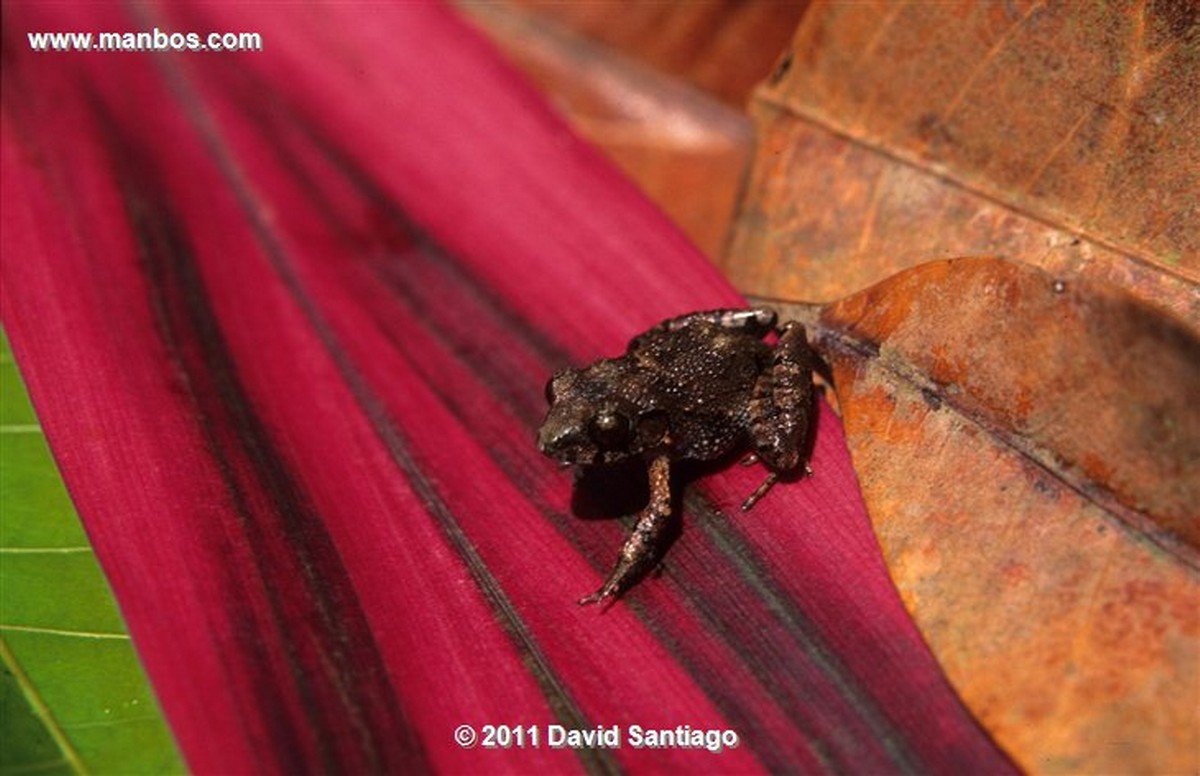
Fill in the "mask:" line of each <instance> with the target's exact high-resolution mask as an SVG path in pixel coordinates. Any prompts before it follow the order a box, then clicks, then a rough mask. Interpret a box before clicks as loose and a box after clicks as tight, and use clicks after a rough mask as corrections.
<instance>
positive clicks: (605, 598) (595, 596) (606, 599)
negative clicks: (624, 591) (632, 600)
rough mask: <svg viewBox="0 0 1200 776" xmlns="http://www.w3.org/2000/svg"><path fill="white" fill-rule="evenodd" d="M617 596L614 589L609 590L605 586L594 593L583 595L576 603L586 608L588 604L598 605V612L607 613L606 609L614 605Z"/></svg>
mask: <svg viewBox="0 0 1200 776" xmlns="http://www.w3.org/2000/svg"><path fill="white" fill-rule="evenodd" d="M618 595H619V593H618V592H617V590H616V588H615V587H613V588H610V587H609V586H608V585H607V584H606V585H605V586H604V587H602V588H600V589H599V590H597V591H596V592H594V593H591V594H589V595H585V596H584V597H583V598H580V599H579V601H578V603H579V605H580V606H587V605H588V604H599V605H600V611H601V612H606V611H608V608H609V607H610V606H612V605H613V604H615V603H616V602H617V597H618Z"/></svg>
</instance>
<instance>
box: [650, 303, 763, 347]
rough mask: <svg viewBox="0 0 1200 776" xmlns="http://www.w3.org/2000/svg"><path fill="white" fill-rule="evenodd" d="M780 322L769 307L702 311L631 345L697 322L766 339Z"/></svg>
mask: <svg viewBox="0 0 1200 776" xmlns="http://www.w3.org/2000/svg"><path fill="white" fill-rule="evenodd" d="M778 320H779V317H778V316H777V315H776V314H775V311H774V310H772V309H770V308H769V307H751V308H750V309H748V310H733V309H722V310H702V311H700V312H695V313H688V314H687V315H681V316H679V317H678V318H669V319H667V320H665V321H663V322H662V323H660V324H658V325H657V326H655V327H654V328H652V329H650V330H649V331H647V332H645V333H643V334H639V335H638V336H637V337H635V338H634V339H633V341H632V342H631V343H630V345H631V346H633V345H636V344H637V343H638V341H639V340H640V339H642V337H645V336H646V335H649V334H661V333H662V332H664V331H679V330H680V329H683V328H686V327H688V326H691V325H692V324H693V323H697V322H704V323H713V324H716V325H717V326H720V327H721V328H723V329H732V330H734V331H744V332H746V333H747V334H750V335H751V336H754V337H765V336H766V335H767V334H768V333H769V332H771V331H774V330H775V323H776V321H778Z"/></svg>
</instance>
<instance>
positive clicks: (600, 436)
mask: <svg viewBox="0 0 1200 776" xmlns="http://www.w3.org/2000/svg"><path fill="white" fill-rule="evenodd" d="M588 436H590V437H591V438H592V441H593V442H595V443H596V444H597V445H599V446H600V447H602V448H604V449H606V450H616V449H618V448H621V447H624V446H625V445H626V444H627V443H628V442H629V418H626V417H625V416H624V415H622V414H621V413H619V412H613V411H611V410H602V411H600V412H598V413H597V414H596V416H595V417H594V418H592V422H591V423H589V424H588Z"/></svg>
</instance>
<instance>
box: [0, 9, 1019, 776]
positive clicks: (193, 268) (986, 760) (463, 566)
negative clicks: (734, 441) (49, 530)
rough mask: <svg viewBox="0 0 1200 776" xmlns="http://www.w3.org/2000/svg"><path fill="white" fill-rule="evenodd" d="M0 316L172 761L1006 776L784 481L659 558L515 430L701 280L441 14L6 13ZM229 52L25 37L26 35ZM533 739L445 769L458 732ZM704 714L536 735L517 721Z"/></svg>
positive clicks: (819, 475)
mask: <svg viewBox="0 0 1200 776" xmlns="http://www.w3.org/2000/svg"><path fill="white" fill-rule="evenodd" d="M4 13H5V19H4V32H5V57H6V60H5V66H4V74H3V79H4V80H3V86H4V92H3V122H4V124H3V196H4V203H5V206H4V209H3V256H4V261H3V276H2V277H3V281H4V284H3V314H4V323H5V326H6V327H7V328H8V330H9V332H10V335H11V337H12V342H13V348H14V351H15V353H16V354H17V357H18V360H19V362H20V363H21V365H22V367H23V370H24V372H25V374H26V375H27V377H28V382H29V387H30V391H31V394H32V396H33V399H34V402H35V404H36V407H37V409H38V411H39V414H40V417H41V419H42V421H43V423H44V426H45V428H46V432H47V436H48V438H49V440H50V442H51V445H52V447H53V449H54V451H55V455H56V457H57V459H58V461H59V463H60V466H61V468H62V471H63V473H64V477H65V479H66V481H67V484H68V487H69V488H70V491H71V493H72V496H73V498H74V499H75V502H76V504H77V506H78V508H79V511H80V514H81V516H82V518H83V520H84V522H85V524H86V526H87V529H88V531H89V534H90V536H91V537H92V540H93V542H94V545H95V548H96V551H97V554H98V556H99V557H100V559H101V562H102V564H103V566H104V568H105V570H106V572H107V574H108V575H109V577H110V579H111V581H112V584H113V587H114V590H115V592H116V595H117V597H118V600H119V601H120V604H121V607H122V610H123V612H124V615H125V617H126V619H127V621H128V624H129V627H130V631H131V633H132V635H133V637H134V640H135V643H136V645H137V647H138V649H139V652H140V654H141V655H142V658H143V660H144V662H145V665H146V668H147V671H148V673H149V675H150V677H151V680H152V681H153V683H154V686H155V688H156V691H157V692H158V694H159V697H160V699H161V701H162V704H163V707H164V709H165V711H166V714H167V716H168V719H169V721H170V722H171V725H172V727H173V729H174V731H175V733H176V735H177V737H178V739H179V741H180V744H181V746H182V748H183V750H184V753H185V755H186V757H187V759H188V762H189V764H190V765H191V767H192V768H194V769H195V770H197V771H201V772H232V771H258V772H280V773H282V772H288V773H295V772H303V771H309V770H323V771H339V772H367V771H393V772H395V771H404V772H408V771H413V770H418V771H419V770H442V771H476V770H480V769H487V770H489V771H513V772H528V771H530V770H533V769H543V768H545V769H553V770H556V771H569V770H589V771H610V770H614V769H623V768H631V769H655V770H657V769H667V768H670V769H675V768H679V769H685V768H686V769H689V770H691V769H700V768H704V769H719V770H722V771H758V770H772V771H779V770H789V769H795V770H804V771H815V770H837V771H856V772H882V771H888V772H890V771H941V772H951V771H964V770H971V771H1007V770H1009V769H1011V766H1010V765H1009V763H1008V761H1007V759H1006V758H1005V756H1004V755H1003V754H1001V753H1000V752H998V751H997V750H996V748H995V747H994V745H993V744H992V743H991V742H990V741H989V740H988V739H987V737H986V736H985V735H984V734H983V733H982V732H981V731H980V730H979V729H978V728H977V726H976V725H975V723H974V721H973V720H972V718H971V717H970V716H969V714H968V713H967V712H966V711H965V710H964V708H963V707H962V706H961V704H960V703H959V701H958V700H957V698H956V697H955V696H954V695H953V693H952V691H951V690H950V688H949V687H948V685H947V683H946V681H945V679H944V678H943V677H942V674H941V672H940V670H939V669H938V667H937V665H936V664H935V663H934V661H933V659H932V657H931V656H930V654H929V652H928V651H927V650H926V648H925V646H924V644H923V643H922V642H921V639H920V636H919V634H918V633H917V632H916V630H915V629H914V628H913V626H912V624H911V623H910V621H909V619H908V617H907V615H906V614H905V612H904V610H903V608H902V606H901V605H900V602H899V600H898V598H897V595H896V593H895V590H894V589H893V587H892V584H891V582H890V580H889V578H888V576H887V572H886V569H885V567H884V565H883V563H882V560H881V558H880V555H879V551H878V548H877V546H876V542H875V538H874V536H873V534H872V532H871V528H870V524H869V522H868V520H867V518H866V515H865V513H864V510H863V507H862V503H861V501H860V498H859V494H858V489H857V485H856V483H855V478H854V474H853V471H852V470H851V468H850V463H849V459H848V457H847V454H846V450H845V447H844V444H843V440H842V435H841V429H840V427H839V425H838V422H837V420H836V418H835V417H834V416H833V415H832V414H831V413H830V412H829V411H828V410H827V409H824V408H823V409H822V414H821V418H820V429H819V434H818V438H817V442H816V449H815V454H814V457H813V461H812V466H813V468H814V469H815V471H816V475H815V476H814V477H812V478H811V479H808V480H804V481H800V482H797V483H793V484H788V485H781V486H777V487H776V488H775V489H774V490H773V491H772V492H771V494H770V495H769V496H768V497H767V498H766V499H765V500H764V501H763V502H762V503H760V504H759V505H758V506H757V507H756V508H755V510H754V511H753V512H751V513H750V514H749V515H740V514H739V513H738V511H737V505H738V503H739V502H740V500H741V499H742V498H743V497H744V496H745V495H746V494H747V493H749V492H750V491H751V490H752V489H753V488H754V487H755V486H756V485H757V484H758V481H759V478H760V477H761V472H760V471H756V470H743V469H741V468H740V467H736V466H735V467H732V468H729V469H727V470H725V471H721V472H719V473H715V474H710V475H708V476H704V477H703V478H701V479H699V480H697V481H696V482H694V483H693V484H691V485H690V487H689V489H688V490H687V494H686V496H685V498H684V511H685V513H686V514H685V519H684V524H683V525H684V527H683V531H682V535H681V537H680V538H679V540H678V541H677V542H676V543H675V545H674V547H673V548H672V549H671V550H670V552H669V554H668V556H667V566H666V571H665V573H664V575H663V576H662V577H661V578H659V579H649V580H646V581H644V582H643V583H642V584H641V585H640V586H639V587H637V588H635V589H634V590H633V591H632V592H631V593H629V594H628V595H627V596H626V598H625V599H624V600H623V601H621V602H620V603H618V604H617V605H616V606H614V607H613V608H612V609H611V610H610V611H609V612H608V613H607V614H605V615H603V616H598V615H597V613H596V611H594V610H592V609H585V608H579V607H576V606H575V605H574V603H573V602H574V600H575V599H576V598H577V597H578V596H579V595H580V594H581V593H584V592H587V591H590V590H593V589H595V588H596V587H597V585H598V583H599V580H600V579H601V577H602V576H603V575H604V573H605V572H606V571H607V568H608V566H609V564H610V563H611V561H612V560H613V558H614V556H615V552H616V549H617V547H618V546H619V544H620V542H621V539H622V536H623V532H624V530H625V529H624V527H623V526H622V524H621V523H620V522H619V521H616V520H604V521H598V520H585V519H580V518H579V517H577V516H575V515H574V514H573V513H572V504H571V502H572V485H571V478H570V477H569V476H568V475H566V474H565V473H563V472H561V471H559V470H558V469H557V468H556V467H555V465H554V464H553V462H551V461H549V460H547V459H545V458H543V457H542V456H540V454H538V452H537V450H536V448H535V446H534V444H533V436H534V431H535V429H536V427H537V424H538V422H539V421H540V419H541V415H542V413H543V412H544V401H543V399H542V397H541V389H542V385H543V383H544V382H545V379H546V377H547V376H548V375H549V373H550V372H551V371H553V370H554V369H555V368H558V367H561V366H565V365H567V364H570V363H579V362H581V361H585V360H590V359H592V358H595V357H597V356H599V355H612V354H615V353H617V352H619V351H620V350H621V349H622V348H623V346H624V343H625V341H626V340H627V339H628V338H629V337H630V336H631V335H632V334H634V333H636V332H638V331H640V330H642V329H644V328H646V327H647V326H648V325H650V324H652V323H654V322H656V321H657V320H659V319H662V318H665V317H668V316H670V315H675V314H678V313H681V312H685V311H688V310H692V309H697V308H708V307H718V306H736V305H740V304H742V301H741V299H740V298H739V297H738V295H737V294H736V293H735V292H734V291H733V289H731V288H730V287H729V285H728V284H727V283H726V282H725V281H724V280H723V279H722V278H721V277H720V276H719V274H718V273H717V272H716V271H715V270H714V269H713V268H712V266H710V265H709V264H708V263H707V262H706V261H705V260H704V259H703V258H702V257H701V256H700V255H699V254H698V253H697V252H696V251H695V250H694V249H693V248H692V247H691V246H690V245H688V244H687V242H686V241H685V240H684V238H683V237H681V236H680V234H679V233H678V232H677V231H676V230H675V229H674V228H673V227H671V226H670V225H669V224H667V223H666V222H665V221H664V220H663V218H662V216H661V215H660V214H659V213H658V212H657V211H656V210H655V209H654V208H653V207H652V206H651V205H649V204H648V203H647V202H646V201H645V200H644V199H643V198H642V197H641V196H640V195H639V194H638V193H637V192H636V191H635V190H634V189H633V188H632V186H631V185H630V184H629V183H628V182H626V181H625V180H624V179H622V178H621V177H620V176H619V174H617V173H616V172H614V171H613V170H612V169H611V168H610V167H609V166H608V165H607V164H606V163H605V162H603V161H602V160H601V159H600V158H599V156H598V155H597V154H596V153H595V152H594V151H593V150H592V149H591V148H589V147H587V146H586V145H584V144H583V143H581V142H580V141H579V140H577V139H576V138H575V137H574V136H572V135H571V134H570V132H569V131H568V130H567V129H566V128H565V127H564V126H563V125H562V124H561V122H560V121H559V120H558V119H556V118H555V117H554V116H553V115H552V114H551V113H550V112H549V111H548V109H547V108H546V107H545V106H544V105H543V104H542V103H541V102H540V100H539V98H538V97H537V96H536V95H535V94H534V93H533V92H532V91H531V90H530V88H529V87H528V86H527V85H526V84H524V83H523V82H522V81H521V80H520V78H519V77H518V76H516V75H515V74H513V73H512V72H511V71H510V70H509V69H508V68H507V67H506V66H504V65H503V64H502V62H501V61H500V59H499V58H498V56H497V55H496V54H495V53H494V52H493V51H492V50H491V49H490V48H489V46H488V45H487V44H486V43H485V42H484V41H482V40H481V39H479V38H478V37H477V36H476V35H475V34H474V33H472V32H470V31H469V30H467V29H466V28H464V27H463V26H462V25H461V24H460V23H459V22H458V21H457V20H456V19H455V18H454V17H453V16H452V15H451V14H450V13H448V12H447V11H446V10H444V9H442V8H440V7H437V6H427V5H420V4H401V5H394V6H367V7H360V6H352V5H347V4H336V5H327V6H316V7H304V8H299V7H297V6H294V5H291V4H287V5H261V6H250V7H247V6H230V5H225V4H221V5H213V6H187V5H185V6H171V7H169V8H161V9H150V8H148V7H144V6H140V5H135V6H130V7H128V8H123V7H119V6H110V5H98V4H79V5H74V6H72V5H64V4H48V5H25V4H6V5H5V7H4ZM153 28H158V29H160V30H162V31H168V32H177V31H190V30H198V31H209V30H223V31H225V30H234V31H256V32H259V33H260V34H261V35H262V39H263V42H264V50H263V51H262V52H243V53H230V52H222V53H215V52H203V53H199V52H195V53H171V54H165V53H154V54H151V53H115V52H106V53H94V52H89V53H81V52H59V53H39V52H35V51H33V50H31V48H30V46H29V45H28V43H27V40H26V33H27V32H31V31H52V30H83V31H88V30H95V31H101V30H150V29H153ZM464 723H465V724H471V725H473V726H475V727H476V729H479V728H480V727H481V726H482V725H485V724H489V723H491V724H508V725H521V726H529V725H539V726H541V731H542V740H541V745H540V746H538V747H532V746H527V747H524V748H511V749H507V750H494V749H487V748H478V747H477V748H463V747H460V746H458V745H457V744H456V743H455V742H454V739H453V733H454V730H455V728H456V726H458V725H459V724H464ZM551 724H556V725H562V726H565V727H567V728H595V727H596V726H606V727H607V726H612V725H619V726H621V728H622V730H623V731H624V732H626V733H627V734H628V726H631V725H640V726H642V727H644V728H670V729H674V728H676V727H677V726H681V725H687V726H690V728H691V729H694V730H708V729H726V728H728V729H732V730H734V731H736V733H737V735H738V736H739V738H740V745H739V746H737V747H736V748H730V749H725V750H724V751H722V752H721V753H720V754H719V755H717V754H713V753H711V752H709V751H707V750H705V749H703V748H678V747H677V748H635V747H633V746H631V745H630V741H629V739H628V738H626V741H625V745H624V746H622V747H621V748H618V749H606V748H589V749H581V750H577V751H572V750H570V749H561V748H551V747H549V746H547V745H546V743H547V742H546V740H545V729H546V728H545V726H547V725H551Z"/></svg>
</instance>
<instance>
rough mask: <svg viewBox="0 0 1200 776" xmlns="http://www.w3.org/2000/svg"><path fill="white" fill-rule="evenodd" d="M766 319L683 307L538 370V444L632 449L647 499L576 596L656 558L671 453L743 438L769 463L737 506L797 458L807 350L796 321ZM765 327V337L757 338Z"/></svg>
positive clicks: (707, 451) (810, 365)
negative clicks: (607, 353) (541, 384)
mask: <svg viewBox="0 0 1200 776" xmlns="http://www.w3.org/2000/svg"><path fill="white" fill-rule="evenodd" d="M776 321H777V316H776V314H775V312H774V311H773V310H769V309H765V308H757V309H750V310H711V311H706V312H697V313H691V314H689V315H683V316H680V317H678V318H672V319H670V320H667V321H663V322H662V323H660V324H658V325H657V326H655V327H654V328H652V329H650V330H649V331H647V332H645V333H643V334H639V335H638V336H637V337H634V338H633V340H632V341H630V343H629V347H628V349H627V350H626V351H625V355H623V356H620V357H619V358H607V359H602V360H600V361H597V362H596V363H594V364H592V365H591V366H588V367H585V368H583V369H565V370H563V371H560V372H557V373H556V374H555V375H554V376H553V377H551V378H550V381H549V382H548V383H547V384H546V400H547V401H548V402H549V403H550V411H549V412H548V413H547V415H546V420H545V421H544V422H543V423H542V426H541V428H540V429H539V430H538V447H539V448H540V449H541V451H542V452H543V453H545V454H546V455H548V456H550V457H551V458H554V459H556V460H558V461H559V462H561V463H563V464H564V465H567V464H574V465H577V466H593V465H601V464H611V463H617V462H619V461H622V460H625V459H627V458H631V457H634V456H636V457H640V458H642V459H643V460H645V461H646V465H647V469H648V475H649V479H650V501H649V503H648V504H647V505H646V507H645V509H643V510H642V512H641V513H640V514H639V516H638V521H637V525H636V526H635V527H634V529H633V533H632V534H630V536H629V538H628V539H627V540H626V542H625V545H624V547H622V548H621V554H620V556H619V557H618V558H617V562H616V565H615V566H614V567H613V570H612V573H611V574H609V575H608V578H607V579H606V580H605V582H604V584H603V585H602V586H601V587H600V589H599V590H597V591H596V592H595V593H593V594H591V595H589V596H585V597H584V598H583V599H581V600H580V601H579V603H580V604H589V603H600V604H603V603H605V602H609V601H612V600H615V599H616V598H617V597H619V596H620V595H621V594H622V593H623V592H625V591H626V590H628V589H629V587H631V586H632V585H633V584H634V583H635V582H636V581H637V580H638V579H640V578H641V577H642V576H643V575H644V574H645V573H646V572H648V571H649V570H650V569H651V568H653V566H654V565H655V564H656V563H657V562H658V560H659V555H660V553H661V551H662V549H663V547H662V542H663V537H664V536H665V534H666V529H667V527H668V525H669V518H670V515H671V490H670V465H671V461H676V460H681V459H693V460H701V461H708V460H712V459H715V458H720V457H721V456H724V455H726V454H728V453H730V452H732V451H733V450H734V449H735V448H737V447H738V446H742V445H746V444H747V443H749V445H750V446H751V447H752V448H753V452H752V453H751V454H750V456H749V457H748V458H747V459H746V463H754V462H755V461H762V462H763V463H764V464H766V466H767V468H768V470H769V473H768V474H767V478H766V480H765V481H764V482H763V483H762V485H760V486H759V487H758V489H756V490H755V491H754V492H753V493H751V494H750V496H749V497H748V498H747V499H746V501H745V502H744V503H743V504H742V509H743V510H748V509H750V508H751V507H752V506H754V504H755V502H757V501H758V500H759V499H760V498H762V497H763V495H765V494H766V492H767V491H768V490H769V489H770V487H771V486H772V485H773V484H774V483H775V481H776V480H777V479H778V478H779V476H780V475H781V474H782V475H786V474H789V473H792V472H796V471H797V470H798V469H799V468H800V466H801V464H802V461H801V457H802V451H803V449H804V445H805V441H806V437H807V435H808V428H809V425H810V423H811V420H812V414H813V407H814V404H813V384H812V372H813V369H814V368H815V366H816V356H815V355H814V353H813V352H812V350H810V349H809V346H808V340H807V339H806V338H805V333H804V327H803V326H801V325H800V324H798V323H795V322H789V323H786V324H784V325H783V326H782V327H777V326H776ZM773 331H774V332H776V333H778V335H779V340H778V343H777V344H775V345H774V346H772V345H769V344H767V343H766V342H764V341H763V337H765V336H766V335H767V334H769V333H770V332H773ZM805 468H807V467H805Z"/></svg>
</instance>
